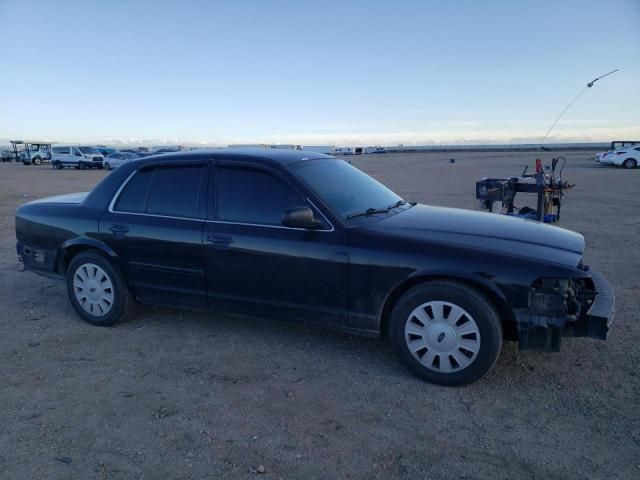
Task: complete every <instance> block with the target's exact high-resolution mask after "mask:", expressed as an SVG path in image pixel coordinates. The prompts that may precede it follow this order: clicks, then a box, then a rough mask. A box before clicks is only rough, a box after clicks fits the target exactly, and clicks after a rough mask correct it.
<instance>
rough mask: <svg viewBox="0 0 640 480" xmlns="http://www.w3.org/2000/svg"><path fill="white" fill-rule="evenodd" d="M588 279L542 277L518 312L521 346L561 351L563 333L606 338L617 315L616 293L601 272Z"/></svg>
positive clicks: (593, 273) (531, 348)
mask: <svg viewBox="0 0 640 480" xmlns="http://www.w3.org/2000/svg"><path fill="white" fill-rule="evenodd" d="M590 273H591V277H590V278H587V279H584V280H575V281H572V280H556V279H548V280H542V281H541V284H540V285H538V286H537V287H536V288H534V289H532V291H531V292H530V294H529V307H528V308H527V309H521V310H519V311H517V312H516V320H517V322H518V342H519V346H520V349H521V350H537V351H546V352H557V351H559V350H560V340H561V338H562V337H591V338H596V339H599V340H606V339H607V336H608V334H609V331H610V329H611V324H612V322H613V318H614V316H615V295H614V292H613V289H612V288H611V286H610V285H609V282H608V281H607V280H606V279H605V278H604V277H603V276H602V275H600V274H599V273H598V272H593V271H592V272H590Z"/></svg>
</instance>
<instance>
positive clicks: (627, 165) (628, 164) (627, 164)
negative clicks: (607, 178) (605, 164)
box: [622, 158, 638, 170]
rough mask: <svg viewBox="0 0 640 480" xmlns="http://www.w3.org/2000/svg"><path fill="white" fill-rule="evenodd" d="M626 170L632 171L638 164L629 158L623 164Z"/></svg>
mask: <svg viewBox="0 0 640 480" xmlns="http://www.w3.org/2000/svg"><path fill="white" fill-rule="evenodd" d="M622 166H623V167H624V168H626V169H627V170H631V169H632V168H636V167H637V166H638V164H637V162H636V161H635V159H633V158H627V159H626V160H625V161H624V163H623V164H622Z"/></svg>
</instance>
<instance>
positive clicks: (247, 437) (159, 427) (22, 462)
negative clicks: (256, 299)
mask: <svg viewBox="0 0 640 480" xmlns="http://www.w3.org/2000/svg"><path fill="white" fill-rule="evenodd" d="M545 155H546V157H547V159H550V157H551V156H552V155H553V154H545ZM535 156H536V155H535V154H534V153H518V154H511V153H494V154H489V153H482V154H479V153H447V154H435V153H432V154H397V155H392V154H385V155H368V156H361V157H355V158H354V163H355V164H356V165H358V166H359V167H361V168H362V169H364V170H365V171H367V172H368V173H370V174H372V175H373V176H375V177H376V178H378V179H380V180H381V181H383V182H384V183H385V184H387V185H389V186H390V187H391V188H392V189H394V190H395V191H396V192H398V193H399V194H400V195H402V196H403V197H405V198H406V199H408V200H415V201H418V202H423V203H430V204H435V205H447V206H454V207H462V208H472V209H473V208H476V201H475V199H474V182H475V180H476V179H478V178H480V177H483V176H489V177H490V176H512V175H517V174H519V173H521V171H522V167H523V166H524V165H525V164H529V165H531V168H532V167H533V161H534V159H535ZM566 157H567V159H568V162H567V165H566V168H565V170H564V177H565V178H566V179H568V180H569V181H571V182H573V183H575V184H576V187H575V188H574V189H573V190H572V191H570V192H569V194H568V198H567V200H566V203H565V206H564V210H563V218H562V223H561V225H562V226H563V227H566V228H570V229H573V230H577V231H579V232H581V233H583V234H584V235H585V237H586V242H587V249H586V253H585V261H586V263H588V264H590V265H592V267H593V268H596V269H598V270H600V271H601V272H603V273H604V274H605V275H606V277H607V278H608V279H609V280H610V282H611V284H612V285H613V287H614V289H615V291H616V296H617V307H616V311H617V316H616V320H615V324H614V330H613V331H612V333H611V335H610V338H609V340H608V341H606V342H601V341H597V340H591V339H566V340H565V341H564V342H563V344H562V351H561V352H560V353H555V354H539V353H534V354H531V353H529V354H520V353H519V352H518V350H517V348H516V347H515V345H514V344H512V343H507V344H505V345H504V348H503V351H502V355H501V357H500V359H499V360H498V363H497V365H496V367H495V369H494V370H493V371H492V372H491V373H490V374H489V375H488V376H486V377H485V378H483V379H482V380H480V381H478V382H476V383H474V384H472V385H470V386H467V387H464V388H444V387H438V386H435V385H430V384H428V383H424V382H422V381H420V380H418V379H417V378H415V377H413V376H412V375H411V374H409V373H408V372H407V371H406V370H405V369H404V368H403V367H402V365H401V364H400V363H399V361H398V360H397V359H396V358H394V357H393V355H392V354H391V352H390V349H389V346H388V345H387V344H385V343H383V342H380V341H378V340H374V339H363V338H357V337H352V336H348V335H343V334H337V333H331V332H324V331H320V330H312V329H308V328H305V327H304V326H295V325H294V326H292V325H289V324H279V323H272V322H263V321H261V320H260V319H254V320H245V319H237V318H228V317H223V316H214V315H207V314H204V313H191V312H183V311H177V310H169V309H160V308H145V309H144V310H143V311H142V312H141V313H140V314H139V315H137V316H136V317H135V318H134V319H133V320H131V321H130V322H128V323H125V324H122V325H118V326H117V327H115V328H110V329H105V328H96V327H92V326H90V325H88V324H86V323H84V322H83V321H82V320H81V319H80V318H79V317H78V316H77V315H76V314H75V313H74V311H73V310H72V307H71V305H70V304H69V302H68V301H67V298H66V293H65V287H64V285H63V284H62V283H58V282H56V281H55V280H49V279H46V278H43V277H39V276H37V275H34V274H32V273H21V272H19V271H18V266H17V260H16V254H15V234H14V213H15V209H16V207H17V206H18V205H19V204H21V203H23V202H26V201H28V200H31V199H34V198H37V197H43V196H49V195H53V194H60V193H66V192H74V191H86V190H88V189H90V188H92V186H93V185H95V184H96V183H97V182H98V181H99V180H100V179H101V178H102V177H103V176H104V175H106V174H107V172H104V171H76V170H63V171H54V170H52V169H51V167H49V166H40V167H31V166H23V165H21V164H2V165H0V272H1V273H0V312H1V314H2V316H1V318H2V320H1V322H0V382H1V383H0V477H1V478H7V479H14V478H15V479H18V478H60V479H62V478H65V479H66V478H78V479H89V478H109V479H111V478H114V479H120V478H162V479H165V478H167V479H168V478H195V479H204V478H253V477H256V476H258V477H263V478H274V479H276V478H286V479H289V478H305V479H312V478H318V479H327V478H380V479H386V478H411V479H416V478H429V479H437V478H473V479H476V478H477V479H512V478H544V479H553V478H556V479H567V478H580V479H583V478H593V479H596V478H606V479H631V478H640V415H639V414H638V411H639V407H640V371H639V370H638V365H639V364H640V350H639V349H638V345H639V344H640V325H639V323H638V318H639V313H640V300H639V297H638V285H639V284H640V255H639V254H638V245H639V244H640V243H639V242H640V195H639V194H640V169H636V170H633V171H626V170H622V169H618V168H611V167H601V166H599V165H597V164H596V163H594V162H593V161H592V160H590V158H591V157H592V153H591V152H589V153H585V152H580V153H575V152H574V153H567V154H566ZM449 158H455V159H456V162H455V163H453V164H452V163H449ZM522 203H526V202H522ZM528 203H529V204H530V205H532V204H533V203H534V202H533V199H532V201H531V202H528ZM259 466H262V467H260V472H262V470H264V473H260V472H259V471H258V468H259Z"/></svg>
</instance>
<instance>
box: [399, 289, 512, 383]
mask: <svg viewBox="0 0 640 480" xmlns="http://www.w3.org/2000/svg"><path fill="white" fill-rule="evenodd" d="M429 302H445V303H447V304H453V305H455V306H457V307H459V308H462V309H463V310H464V311H465V313H468V314H469V315H470V316H471V318H472V323H473V324H475V327H477V328H476V329H477V331H478V333H479V338H478V339H477V340H475V339H474V337H475V334H471V335H472V337H471V339H472V341H477V342H478V343H479V348H478V349H477V350H478V351H477V352H476V353H471V351H466V350H465V349H464V347H457V346H456V347H452V348H462V350H456V351H455V354H456V356H458V357H459V356H460V354H464V355H465V357H467V358H468V359H469V360H465V361H470V364H468V365H467V366H465V367H464V368H462V367H461V365H462V363H461V364H459V365H458V369H456V368H455V367H454V366H453V365H454V362H455V358H454V359H451V358H452V356H451V355H450V354H449V352H447V351H443V352H439V351H437V350H438V348H439V345H437V344H436V347H435V348H434V349H433V351H432V352H431V353H429V352H430V349H429V348H428V347H427V346H425V347H423V350H424V352H421V351H420V350H418V351H417V352H416V354H415V355H418V356H419V355H420V354H421V353H422V355H423V356H422V357H421V358H420V359H418V358H416V356H414V354H413V353H412V352H411V350H410V349H409V346H408V342H416V341H421V340H422V338H421V337H420V336H414V335H413V334H411V333H405V327H406V326H407V324H408V323H409V322H410V321H411V322H412V323H413V322H416V317H411V318H410V315H411V314H412V312H414V310H415V309H417V308H418V307H420V306H421V305H423V304H426V303H429ZM428 308H430V307H428ZM443 310H444V307H443ZM429 311H431V312H432V310H429ZM452 311H453V310H449V312H452ZM432 313H433V312H432ZM425 314H426V315H428V316H429V317H431V314H429V313H427V311H426V310H425ZM449 315H450V313H449ZM431 318H432V317H431ZM459 319H460V321H461V322H463V323H462V326H457V324H458V322H456V321H455V319H453V322H455V323H456V326H455V327H453V328H457V329H462V328H463V327H464V326H465V325H466V323H464V322H466V321H468V318H467V317H466V315H463V316H461V317H459ZM446 320H449V319H448V318H447V319H446ZM430 321H431V320H430ZM418 322H419V323H421V322H420V321H419V320H418ZM418 325H419V324H418ZM438 325H443V324H442V323H437V322H435V321H434V323H433V324H432V325H431V326H429V325H427V324H425V325H424V326H423V328H424V330H422V331H424V332H426V333H429V335H427V334H426V333H425V335H424V341H425V342H426V341H427V339H431V341H432V343H434V344H435V342H443V341H444V342H448V338H453V339H454V340H453V342H454V343H453V345H456V344H455V342H456V338H457V335H459V333H458V334H456V333H455V331H454V330H453V329H450V330H451V332H452V333H451V334H447V335H450V337H446V336H445V335H444V334H442V333H440V334H439V335H437V337H434V338H435V340H434V339H433V338H431V337H430V334H431V332H433V328H434V326H435V327H437V326H438ZM444 325H445V327H444V328H447V326H446V324H444ZM409 328H410V327H409ZM462 331H463V330H458V332H462ZM389 336H390V339H391V344H392V347H393V349H394V350H395V352H396V354H397V355H398V356H399V357H400V359H401V360H402V362H403V363H404V364H405V365H406V366H407V367H408V368H409V370H411V371H412V372H413V373H415V374H416V375H417V376H419V377H420V378H422V379H424V380H426V381H428V382H431V383H436V384H439V385H448V386H459V385H465V384H468V383H471V382H474V381H475V380H478V379H479V378H480V377H482V376H484V375H486V374H487V373H488V372H489V371H490V370H491V369H492V368H493V366H494V365H495V363H496V360H497V359H498V356H499V355H500V350H501V348H502V323H501V321H500V316H499V315H498V312H497V311H496V309H495V307H494V306H493V305H492V303H491V302H490V301H489V300H488V299H487V298H486V297H485V296H484V295H483V294H482V293H481V292H479V291H478V290H476V289H475V288H473V287H469V286H467V285H465V284H463V283H458V282H455V281H448V280H441V281H433V282H429V283H424V284H421V285H418V286H416V287H414V288H412V289H411V290H409V291H408V292H406V293H405V294H404V295H403V296H402V297H401V298H400V300H399V301H398V303H397V304H396V305H395V307H394V309H393V312H392V314H391V321H390V322H389ZM465 336H467V335H466V334H465ZM460 338H463V337H462V336H460ZM427 353H429V355H430V356H429V357H427V356H426V355H427ZM474 355H475V356H474ZM432 357H434V360H433V362H432V363H431V366H430V367H427V366H425V364H424V363H423V362H424V360H423V359H425V358H429V359H430V358H432ZM435 357H437V361H436V359H435ZM443 358H444V360H442V361H443V362H448V363H447V367H453V368H452V370H453V371H451V372H446V373H445V372H443V371H438V370H440V361H441V359H443ZM456 363H457V362H456Z"/></svg>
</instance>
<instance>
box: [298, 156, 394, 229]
mask: <svg viewBox="0 0 640 480" xmlns="http://www.w3.org/2000/svg"><path fill="white" fill-rule="evenodd" d="M292 168H293V171H294V172H295V174H296V175H297V176H298V177H300V178H301V179H302V180H303V181H304V182H305V183H306V184H307V185H309V187H311V188H312V189H313V190H314V191H315V192H316V193H317V195H318V196H319V197H320V198H322V199H323V200H324V201H325V202H326V203H327V205H328V206H329V207H330V208H331V210H333V211H334V212H335V213H336V214H338V215H340V216H341V217H343V218H347V217H348V216H349V215H354V214H357V213H360V212H364V211H366V210H368V209H385V208H389V207H390V206H392V205H394V204H395V203H397V202H399V201H401V200H402V199H401V198H400V197H399V196H398V195H396V194H395V193H393V192H392V191H391V190H389V189H388V188H387V187H385V186H384V185H382V184H381V183H380V182H378V181H377V180H374V179H373V178H371V177H370V176H369V175H367V174H366V173H364V172H363V171H361V170H358V169H357V168H356V167H354V166H352V165H350V164H348V163H347V162H345V161H344V160H338V159H335V158H328V159H318V160H306V161H302V162H299V163H298V164H296V165H294V166H293V167H292Z"/></svg>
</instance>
